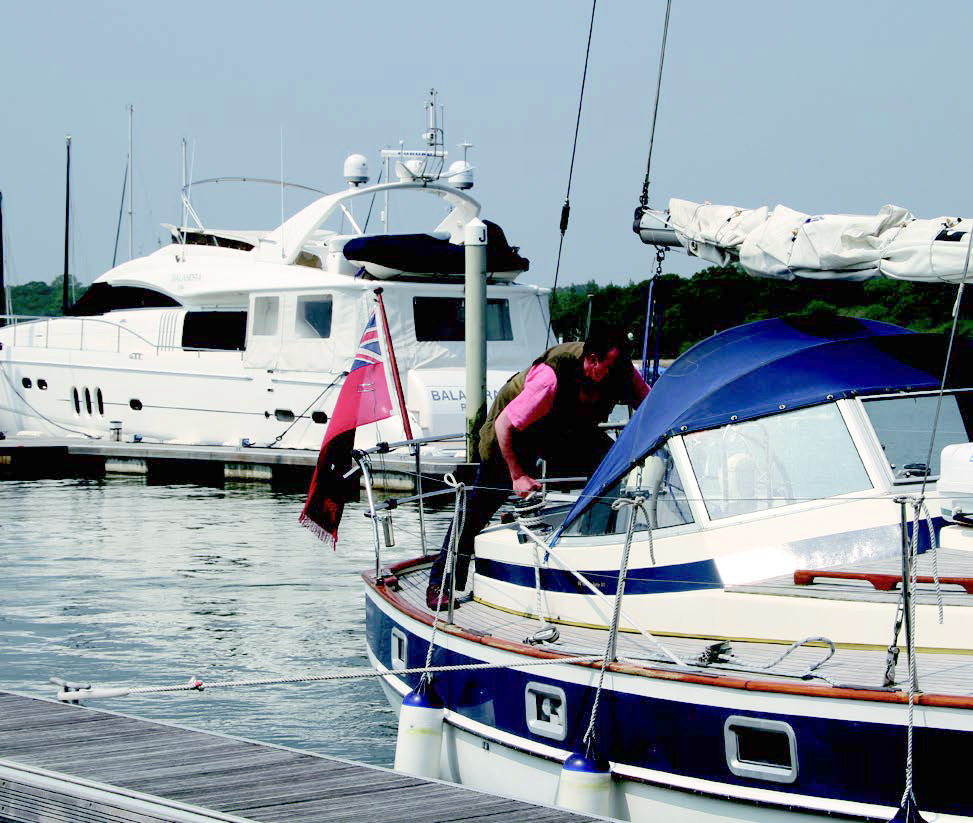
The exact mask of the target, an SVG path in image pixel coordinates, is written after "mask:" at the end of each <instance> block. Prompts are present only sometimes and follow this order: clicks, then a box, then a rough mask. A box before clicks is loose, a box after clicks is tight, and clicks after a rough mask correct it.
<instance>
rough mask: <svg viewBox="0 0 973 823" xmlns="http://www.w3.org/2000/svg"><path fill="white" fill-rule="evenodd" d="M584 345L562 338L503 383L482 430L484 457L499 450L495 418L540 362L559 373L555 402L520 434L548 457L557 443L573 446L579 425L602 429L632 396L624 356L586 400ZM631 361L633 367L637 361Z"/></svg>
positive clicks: (592, 389)
mask: <svg viewBox="0 0 973 823" xmlns="http://www.w3.org/2000/svg"><path fill="white" fill-rule="evenodd" d="M583 351H584V343H581V342H576V343H560V344H558V345H557V346H553V347H552V348H550V349H548V350H547V351H546V352H544V353H543V354H542V355H541V356H540V357H538V358H537V359H536V360H535V361H534V362H533V363H531V364H530V366H528V367H527V368H526V369H524V370H523V371H521V372H517V374H515V375H514V376H513V377H511V378H510V379H509V380H507V382H506V383H504V384H503V387H502V388H501V389H500V391H499V392H497V396H496V398H494V400H493V405H491V406H490V412H489V414H487V417H486V422H485V423H484V424H483V425H482V426H481V427H480V430H479V443H478V451H479V454H480V459H481V460H483V461H484V462H486V461H487V460H489V459H490V457H491V456H494V455H495V453H496V454H497V455H498V453H499V448H498V446H497V438H496V431H495V430H494V423H495V422H496V419H497V417H498V416H499V414H500V412H502V411H503V410H504V408H506V406H507V404H508V403H510V402H511V401H512V400H513V399H514V398H515V397H516V396H517V395H519V394H520V393H521V391H523V388H524V381H525V380H526V379H527V372H528V371H530V369H531V368H533V367H534V366H536V365H538V364H539V363H545V364H546V365H548V366H550V367H551V368H552V369H553V370H554V374H555V376H556V377H557V392H556V393H555V395H554V404H553V406H552V407H551V410H550V412H548V413H547V414H546V415H544V417H542V418H541V419H540V420H538V421H537V422H535V423H532V424H531V425H530V426H528V427H527V428H526V429H524V430H523V431H522V432H520V433H519V435H518V440H525V441H526V442H528V443H529V444H530V446H531V451H534V452H537V454H538V456H540V457H546V456H547V453H548V452H549V450H550V449H552V448H557V447H562V448H563V447H565V446H568V445H569V442H570V437H571V433H572V432H573V431H578V430H585V433H588V432H590V431H591V430H593V429H597V426H598V424H599V423H601V422H603V421H605V420H607V419H608V415H609V414H610V413H611V410H612V408H614V406H615V404H616V403H620V402H626V401H628V402H631V399H632V398H631V394H632V392H631V375H630V374H629V373H628V372H627V371H626V369H625V368H624V366H625V361H622V362H621V363H620V365H621V366H622V368H615V369H612V371H611V372H609V374H608V375H607V376H606V377H605V379H604V380H602V381H601V382H600V383H592V384H589V389H590V390H591V392H592V393H593V396H592V398H591V402H589V403H587V404H584V405H582V403H581V402H580V393H581V386H582V383H583V377H584V371H583V369H582V359H583V356H582V352H583ZM628 367H629V369H631V364H628Z"/></svg>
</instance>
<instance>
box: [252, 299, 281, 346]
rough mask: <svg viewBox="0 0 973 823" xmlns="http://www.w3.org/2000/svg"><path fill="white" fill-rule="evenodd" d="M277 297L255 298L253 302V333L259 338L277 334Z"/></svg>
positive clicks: (278, 301) (278, 303)
mask: <svg viewBox="0 0 973 823" xmlns="http://www.w3.org/2000/svg"><path fill="white" fill-rule="evenodd" d="M279 314H280V298H279V297H257V298H255V299H254V301H253V333H254V334H255V335H260V336H269V335H272V334H277V316H278V315H279Z"/></svg>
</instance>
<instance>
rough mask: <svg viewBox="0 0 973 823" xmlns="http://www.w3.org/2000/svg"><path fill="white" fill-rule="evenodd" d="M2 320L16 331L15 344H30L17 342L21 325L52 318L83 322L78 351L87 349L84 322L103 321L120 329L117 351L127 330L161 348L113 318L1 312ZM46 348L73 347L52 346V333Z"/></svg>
mask: <svg viewBox="0 0 973 823" xmlns="http://www.w3.org/2000/svg"><path fill="white" fill-rule="evenodd" d="M0 320H6V321H8V323H9V326H10V328H12V329H13V330H14V332H13V333H14V340H13V343H14V345H24V346H30V344H28V343H20V344H18V343H17V328H18V327H19V326H23V325H25V324H26V323H32V322H35V321H38V320H43V321H44V322H45V324H47V325H50V322H51V321H52V320H76V321H79V322H80V324H81V342H80V344H79V346H78V351H85V348H84V324H85V323H103V324H104V325H106V326H110V327H112V328H114V329H116V330H117V331H118V333H119V334H118V338H117V340H116V344H115V350H116V351H120V350H121V333H122V332H125V333H126V334H130V335H132V336H133V337H135V338H136V339H137V340H140V341H141V342H143V343H145V345H147V346H149V347H150V348H154V349H155V350H156V352H158V350H159V348H160V346H159V343H158V342H153V341H151V340H149V339H148V338H147V337H143V336H142V335H141V334H139V333H138V332H137V331H134V330H133V329H130V328H127V327H126V326H123V325H122V324H121V323H115V322H113V321H111V320H103V319H102V318H100V317H82V316H76V315H55V316H53V317H52V316H49V315H33V314H0ZM37 348H40V347H39V346H38V347H37ZM44 348H73V347H70V346H53V347H52V346H51V345H50V334H48V335H47V336H46V337H45V340H44Z"/></svg>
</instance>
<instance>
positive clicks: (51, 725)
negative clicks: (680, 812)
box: [0, 692, 591, 823]
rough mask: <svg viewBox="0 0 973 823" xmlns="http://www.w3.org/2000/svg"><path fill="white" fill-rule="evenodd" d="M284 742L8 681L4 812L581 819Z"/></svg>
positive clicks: (144, 817)
mask: <svg viewBox="0 0 973 823" xmlns="http://www.w3.org/2000/svg"><path fill="white" fill-rule="evenodd" d="M585 819H591V818H584V817H581V816H579V815H575V814H571V813H570V812H566V811H562V810H560V809H554V808H550V807H544V806H534V805H531V804H528V803H522V802H519V801H515V800H507V799H504V798H501V797H494V796H493V795H488V794H484V793H482V792H476V791H473V790H470V789H465V788H462V787H460V786H456V785H453V784H450V783H443V782H439V781H432V780H425V779H422V778H416V777H410V776H408V775H404V774H400V773H398V772H394V771H391V770H389V769H382V768H379V767H377V766H366V765H363V764H358V763H352V762H349V761H344V760H339V759H337V758H332V757H325V756H322V755H316V754H312V753H309V752H300V751H297V750H294V749H287V748H283V747H280V746H268V745H263V744H259V743H254V742H249V741H245V740H238V739H235V738H231V737H226V736H222V735H214V734H208V733H204V732H198V731H193V730H191V729H186V728H182V727H180V726H174V725H169V724H164V723H157V722H152V721H147V720H140V719H138V718H134V717H128V716H126V715H120V714H115V713H113V712H106V711H99V710H95V709H90V708H88V707H85V706H75V705H68V704H63V703H58V702H56V701H53V700H42V699H38V698H33V697H25V696H21V695H15V694H10V693H6V692H0V821H4V823H6V821H17V822H18V823H19V822H20V821H41V820H43V821H70V823H88V822H89V821H90V823H96V821H97V823H106V822H107V821H187V822H188V821H217V820H219V821H246V820H253V821H289V822H291V821H292V822H293V823H301V821H354V823H361V822H362V821H421V823H435V821H465V820H468V821H483V820H490V821H499V820H503V821H513V822H514V823H515V822H516V821H524V823H527V821H541V822H542V823H543V822H546V821H550V823H555V821H564V822H565V823H567V821H580V820H585Z"/></svg>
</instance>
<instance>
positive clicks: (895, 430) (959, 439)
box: [862, 392, 973, 483]
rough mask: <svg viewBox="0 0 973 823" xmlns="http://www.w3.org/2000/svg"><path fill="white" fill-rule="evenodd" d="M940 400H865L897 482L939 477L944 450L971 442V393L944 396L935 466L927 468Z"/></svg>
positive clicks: (913, 397)
mask: <svg viewBox="0 0 973 823" xmlns="http://www.w3.org/2000/svg"><path fill="white" fill-rule="evenodd" d="M938 401H939V398H938V396H937V395H935V394H927V395H906V396H903V397H883V398H877V399H875V400H863V401H862V406H863V407H864V409H865V412H866V413H867V414H868V419H869V420H870V421H871V423H872V428H873V429H875V434H876V435H877V437H878V441H879V443H880V444H881V445H882V453H883V454H884V455H885V459H886V460H887V461H888V463H889V468H890V469H891V470H892V476H893V477H894V478H895V482H896V483H914V482H916V481H917V480H921V479H922V477H923V476H924V475H926V474H928V475H930V476H932V477H938V476H939V457H940V452H942V450H943V447H944V446H949V445H951V444H953V443H966V442H968V441H969V440H970V437H971V431H970V429H971V426H970V425H969V423H968V421H970V419H971V413H973V405H971V404H973V397H971V393H970V392H957V393H956V394H946V395H944V396H943V402H942V407H941V408H940V410H939V421H938V423H937V425H936V441H935V443H934V444H933V449H932V466H930V467H928V468H927V466H926V456H927V455H928V453H929V436H930V434H931V433H932V425H933V420H934V419H935V417H936V404H937V403H938Z"/></svg>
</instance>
